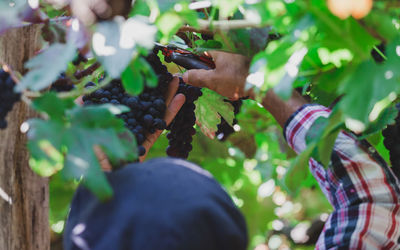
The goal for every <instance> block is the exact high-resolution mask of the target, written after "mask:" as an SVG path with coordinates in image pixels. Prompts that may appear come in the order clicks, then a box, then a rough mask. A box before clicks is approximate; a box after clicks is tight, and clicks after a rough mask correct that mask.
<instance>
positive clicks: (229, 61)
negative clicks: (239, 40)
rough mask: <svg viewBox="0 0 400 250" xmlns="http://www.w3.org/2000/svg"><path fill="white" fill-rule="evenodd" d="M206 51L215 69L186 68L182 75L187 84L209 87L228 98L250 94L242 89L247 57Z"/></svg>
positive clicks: (247, 70)
mask: <svg viewBox="0 0 400 250" xmlns="http://www.w3.org/2000/svg"><path fill="white" fill-rule="evenodd" d="M207 53H208V54H209V55H210V56H211V57H212V58H213V59H214V62H215V69H212V70H204V69H192V70H188V71H187V72H185V74H184V75H183V80H184V81H185V82H186V83H187V84H190V85H193V86H197V87H206V88H209V89H211V90H214V91H215V92H217V93H219V94H220V95H222V96H225V97H227V98H229V99H230V100H237V99H239V98H241V97H246V96H249V95H251V94H250V93H248V92H247V93H246V92H245V90H244V86H245V83H246V78H247V75H248V74H249V65H250V60H249V59H248V58H247V57H245V56H242V55H239V54H232V53H226V52H220V51H209V52H207Z"/></svg>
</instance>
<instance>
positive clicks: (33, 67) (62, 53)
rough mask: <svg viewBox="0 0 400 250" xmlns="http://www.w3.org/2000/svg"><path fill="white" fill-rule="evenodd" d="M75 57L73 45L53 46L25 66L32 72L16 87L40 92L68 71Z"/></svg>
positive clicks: (56, 44) (58, 44)
mask: <svg viewBox="0 0 400 250" xmlns="http://www.w3.org/2000/svg"><path fill="white" fill-rule="evenodd" d="M75 55H76V47H75V45H73V44H71V43H67V44H60V43H55V44H53V45H51V46H50V47H49V48H48V49H46V50H45V51H44V52H43V53H41V54H39V55H37V56H36V57H34V58H32V59H31V60H29V61H28V62H27V63H26V64H25V67H27V68H29V69H30V71H29V72H28V73H27V74H26V75H25V76H24V78H22V80H21V82H20V83H19V84H18V85H17V86H16V90H17V91H19V92H21V91H23V90H25V89H31V90H33V91H39V90H42V89H44V88H46V87H48V86H50V85H51V84H52V83H53V82H54V81H55V80H56V79H57V78H58V77H59V75H60V74H61V73H62V72H64V71H65V70H66V69H67V67H68V63H69V62H70V61H72V60H73V59H74V58H75Z"/></svg>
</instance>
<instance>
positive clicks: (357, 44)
mask: <svg viewBox="0 0 400 250" xmlns="http://www.w3.org/2000/svg"><path fill="white" fill-rule="evenodd" d="M309 11H310V12H311V13H312V15H313V16H314V17H315V23H316V27H317V28H318V31H319V33H320V34H319V36H320V37H322V38H323V39H321V43H322V45H323V46H326V47H327V48H329V49H330V50H336V49H341V48H347V49H349V50H350V51H351V52H352V53H353V54H354V55H356V56H355V57H354V59H355V60H356V61H363V60H365V59H367V58H368V57H369V55H370V51H371V49H372V48H373V46H374V45H376V44H377V43H378V41H377V40H376V39H375V38H374V37H372V36H371V35H370V34H369V33H368V32H367V31H366V30H365V29H364V28H363V27H362V26H361V25H360V24H359V23H358V22H357V21H356V20H355V19H353V18H347V19H345V20H341V19H339V18H338V17H336V16H334V15H333V14H332V13H331V12H330V11H329V10H328V8H327V5H326V1H325V0H313V1H312V3H311V4H310V8H309ZM339 38H340V39H339Z"/></svg>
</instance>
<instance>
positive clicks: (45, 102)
mask: <svg viewBox="0 0 400 250" xmlns="http://www.w3.org/2000/svg"><path fill="white" fill-rule="evenodd" d="M73 106H75V104H74V101H73V100H72V99H59V98H57V94H56V93H54V92H47V93H45V94H44V95H43V96H41V97H39V98H37V99H35V101H34V102H33V103H32V107H33V108H34V109H35V110H36V111H39V112H45V113H47V114H48V115H49V116H50V117H51V119H53V120H57V121H62V119H63V117H64V115H65V111H66V110H67V109H69V108H72V107H73Z"/></svg>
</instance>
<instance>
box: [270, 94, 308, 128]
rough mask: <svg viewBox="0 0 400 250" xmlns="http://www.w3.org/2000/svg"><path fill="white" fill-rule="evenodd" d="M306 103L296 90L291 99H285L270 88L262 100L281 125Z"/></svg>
mask: <svg viewBox="0 0 400 250" xmlns="http://www.w3.org/2000/svg"><path fill="white" fill-rule="evenodd" d="M304 104H307V101H306V100H305V99H304V98H303V97H302V96H301V95H300V94H299V93H297V92H296V91H294V92H293V94H292V96H291V97H290V99H289V100H287V101H285V100H282V99H281V98H280V97H279V96H278V95H277V94H275V93H274V91H273V90H272V89H270V90H268V92H267V93H266V95H265V96H264V98H263V100H262V105H263V106H264V108H265V109H266V110H267V111H269V112H270V113H271V114H272V116H274V117H275V119H276V121H277V122H278V123H279V125H281V127H283V126H284V125H285V123H286V121H287V120H288V119H289V117H290V116H291V115H292V114H293V113H294V112H296V111H297V110H298V109H299V108H300V107H301V106H303V105H304Z"/></svg>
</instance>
